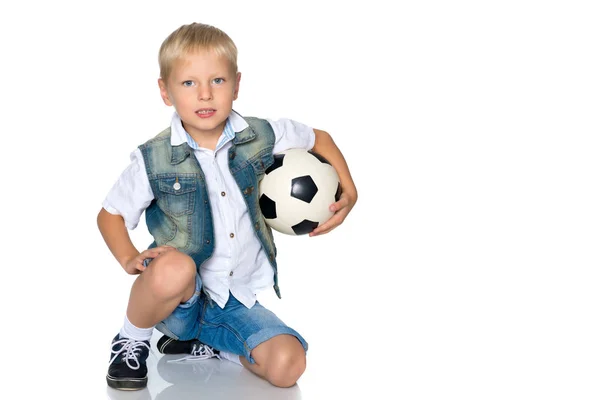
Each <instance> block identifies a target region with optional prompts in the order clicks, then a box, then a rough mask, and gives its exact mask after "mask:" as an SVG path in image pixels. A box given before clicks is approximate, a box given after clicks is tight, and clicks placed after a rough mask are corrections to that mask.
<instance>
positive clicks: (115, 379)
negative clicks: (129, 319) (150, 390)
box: [106, 334, 150, 390]
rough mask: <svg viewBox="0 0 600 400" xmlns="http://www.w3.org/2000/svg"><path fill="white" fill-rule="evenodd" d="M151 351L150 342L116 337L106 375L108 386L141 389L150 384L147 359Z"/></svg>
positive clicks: (122, 388) (120, 388) (121, 388)
mask: <svg viewBox="0 0 600 400" xmlns="http://www.w3.org/2000/svg"><path fill="white" fill-rule="evenodd" d="M149 353H150V342H149V341H148V340H144V341H140V340H135V339H127V338H120V337H119V335H118V334H117V336H115V337H114V339H113V341H112V348H111V355H112V357H111V359H110V366H109V367H108V374H107V375H106V383H108V386H110V387H111V388H114V389H119V390H140V389H143V388H145V387H146V385H147V384H148V368H147V367H146V359H147V358H148V355H149Z"/></svg>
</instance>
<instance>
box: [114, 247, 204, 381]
mask: <svg viewBox="0 0 600 400" xmlns="http://www.w3.org/2000/svg"><path fill="white" fill-rule="evenodd" d="M198 285H199V282H198V280H197V279H196V265H195V263H194V261H193V260H192V259H191V258H190V257H189V256H187V255H185V254H183V253H180V252H178V251H176V250H172V251H168V252H166V253H163V254H160V255H159V256H158V257H156V258H155V259H153V260H152V262H151V263H150V264H149V265H148V267H147V268H146V270H145V271H144V272H142V273H141V274H140V275H139V276H138V277H137V278H136V280H135V282H134V284H133V286H132V288H131V294H130V297H129V304H128V307H127V316H126V318H125V324H124V326H123V328H122V329H121V332H120V333H119V334H117V336H115V338H114V339H113V345H112V349H111V365H110V366H109V369H108V374H107V375H106V381H107V383H108V385H109V386H110V387H113V388H115V389H122V390H137V389H142V388H144V387H145V386H146V383H147V368H146V359H147V358H148V354H149V351H150V338H151V336H152V329H153V328H154V326H155V325H156V324H157V323H159V322H161V321H163V320H164V319H166V318H168V317H169V316H170V315H171V314H172V313H173V311H174V310H175V309H177V308H178V306H179V305H180V304H181V303H185V304H187V303H190V302H191V301H190V300H191V298H193V297H194V296H196V297H197V293H196V287H197V286H198ZM189 308H191V307H189ZM190 311H191V310H190ZM194 311H196V312H197V310H196V309H194Z"/></svg>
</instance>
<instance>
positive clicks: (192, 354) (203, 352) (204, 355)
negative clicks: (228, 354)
mask: <svg viewBox="0 0 600 400" xmlns="http://www.w3.org/2000/svg"><path fill="white" fill-rule="evenodd" d="M156 347H157V348H158V351H159V352H160V353H162V354H189V355H188V356H187V357H183V358H180V359H178V360H169V361H171V362H176V361H186V360H207V359H209V358H214V357H216V358H219V359H220V358H221V357H220V356H219V350H216V349H213V348H212V347H210V346H208V345H206V344H204V343H202V342H201V341H199V340H197V339H193V340H175V339H173V338H170V337H168V336H166V335H164V336H163V337H161V338H160V339H158V343H156Z"/></svg>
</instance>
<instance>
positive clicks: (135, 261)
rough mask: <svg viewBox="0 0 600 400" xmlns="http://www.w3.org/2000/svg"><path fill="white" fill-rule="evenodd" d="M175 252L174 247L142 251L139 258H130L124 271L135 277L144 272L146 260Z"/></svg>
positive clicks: (159, 247) (160, 247) (124, 266)
mask: <svg viewBox="0 0 600 400" xmlns="http://www.w3.org/2000/svg"><path fill="white" fill-rule="evenodd" d="M171 250H175V247H172V246H158V247H155V248H153V249H147V250H144V251H142V252H141V253H140V254H138V255H137V256H135V257H133V258H130V259H129V260H127V261H126V262H125V265H123V269H124V270H125V272H127V273H128V274H130V275H135V274H139V273H141V272H143V271H144V270H145V269H146V267H144V260H145V259H146V258H156V257H158V256H159V255H161V254H163V253H166V252H168V251H171Z"/></svg>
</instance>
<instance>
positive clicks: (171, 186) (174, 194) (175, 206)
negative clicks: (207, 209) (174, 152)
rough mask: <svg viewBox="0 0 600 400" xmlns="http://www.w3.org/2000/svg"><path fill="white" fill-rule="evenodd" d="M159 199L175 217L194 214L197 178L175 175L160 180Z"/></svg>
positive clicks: (165, 210)
mask: <svg viewBox="0 0 600 400" xmlns="http://www.w3.org/2000/svg"><path fill="white" fill-rule="evenodd" d="M158 190H159V191H160V198H159V199H158V202H159V204H160V205H161V208H162V209H163V210H164V212H165V213H167V214H169V215H172V216H174V217H177V216H181V215H185V214H192V213H193V212H194V200H195V198H196V178H194V177H182V176H173V177H167V178H160V179H159V180H158Z"/></svg>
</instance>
